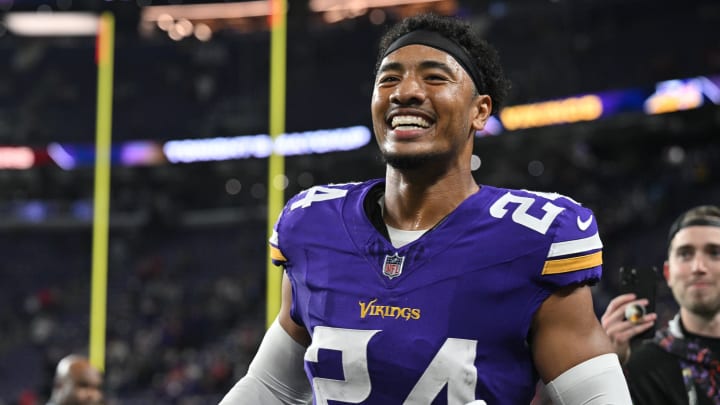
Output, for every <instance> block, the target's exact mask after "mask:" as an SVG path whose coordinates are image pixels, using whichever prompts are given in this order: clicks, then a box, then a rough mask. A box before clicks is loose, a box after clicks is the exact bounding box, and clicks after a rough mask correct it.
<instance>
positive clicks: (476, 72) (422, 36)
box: [383, 30, 485, 92]
mask: <svg viewBox="0 0 720 405" xmlns="http://www.w3.org/2000/svg"><path fill="white" fill-rule="evenodd" d="M408 45H425V46H429V47H431V48H435V49H439V50H441V51H443V52H445V53H447V54H448V55H450V56H452V57H453V58H454V59H455V60H456V61H457V62H458V63H459V64H460V66H462V67H463V69H465V71H466V72H467V74H468V75H470V78H471V79H472V81H473V83H475V88H476V89H477V91H478V92H481V91H483V90H484V88H485V86H483V85H482V83H483V81H482V74H480V69H478V66H477V64H476V63H474V62H473V58H471V57H470V55H469V54H468V53H467V52H466V51H465V50H464V49H463V48H462V47H461V46H460V45H458V44H457V43H456V42H455V41H453V40H451V39H450V38H448V37H445V36H443V35H442V34H440V33H439V32H435V31H427V30H417V31H411V32H408V33H407V34H405V35H403V36H401V37H400V38H398V39H396V40H395V41H393V43H392V44H390V46H388V47H387V49H386V50H385V53H384V54H383V58H384V57H386V56H388V55H389V54H390V53H391V52H394V51H396V50H398V49H400V48H402V47H404V46H408Z"/></svg>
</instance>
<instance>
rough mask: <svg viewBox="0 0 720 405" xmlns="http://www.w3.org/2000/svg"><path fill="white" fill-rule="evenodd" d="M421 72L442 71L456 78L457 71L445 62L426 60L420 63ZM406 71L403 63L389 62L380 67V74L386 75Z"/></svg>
mask: <svg viewBox="0 0 720 405" xmlns="http://www.w3.org/2000/svg"><path fill="white" fill-rule="evenodd" d="M419 67H420V70H428V69H440V70H442V71H443V72H445V73H447V74H448V75H451V76H453V77H454V76H455V74H456V73H455V71H453V70H452V69H451V68H450V66H448V65H447V63H444V62H438V61H436V60H424V61H422V62H420V65H419ZM402 70H405V64H404V63H401V62H388V63H384V64H383V65H381V66H380V69H378V73H384V72H387V71H402Z"/></svg>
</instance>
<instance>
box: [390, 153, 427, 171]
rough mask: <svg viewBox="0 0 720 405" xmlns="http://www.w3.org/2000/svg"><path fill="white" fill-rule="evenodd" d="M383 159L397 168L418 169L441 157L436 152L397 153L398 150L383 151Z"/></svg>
mask: <svg viewBox="0 0 720 405" xmlns="http://www.w3.org/2000/svg"><path fill="white" fill-rule="evenodd" d="M382 157H383V160H384V161H385V163H386V164H387V165H389V166H391V167H393V168H395V169H398V170H413V169H419V168H421V167H423V166H425V165H427V164H428V163H431V162H433V161H435V160H437V159H439V158H440V157H441V155H440V154H438V153H432V152H430V153H428V152H418V153H399V152H383V154H382Z"/></svg>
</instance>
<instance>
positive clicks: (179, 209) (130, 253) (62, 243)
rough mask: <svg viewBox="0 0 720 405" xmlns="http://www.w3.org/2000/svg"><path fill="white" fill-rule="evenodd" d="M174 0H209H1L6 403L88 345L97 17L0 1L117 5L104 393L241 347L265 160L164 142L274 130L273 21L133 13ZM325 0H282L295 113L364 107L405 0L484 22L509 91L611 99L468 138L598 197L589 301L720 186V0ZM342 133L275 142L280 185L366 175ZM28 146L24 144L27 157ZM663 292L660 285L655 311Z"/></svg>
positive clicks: (170, 391) (658, 261)
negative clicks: (184, 22)
mask: <svg viewBox="0 0 720 405" xmlns="http://www.w3.org/2000/svg"><path fill="white" fill-rule="evenodd" d="M188 3H196V4H207V3H209V2H203V1H182V0H175V1H163V2H159V1H154V0H153V1H150V0H138V1H120V0H115V1H99V0H98V1H91V0H57V1H55V0H52V1H50V0H48V1H44V0H43V1H41V0H30V1H25V0H15V1H12V0H0V10H1V11H2V14H3V18H4V19H3V23H0V259H1V260H0V325H2V331H1V332H0V404H15V403H20V404H32V403H42V402H43V401H44V399H45V398H46V396H47V395H48V393H49V388H50V384H51V375H52V372H53V367H54V365H55V363H56V362H57V360H58V359H59V358H60V357H62V356H63V355H65V354H67V353H69V352H73V351H81V352H82V351H85V352H86V351H87V348H88V327H89V320H88V317H89V315H88V314H89V306H90V298H89V285H90V265H91V263H90V262H91V260H90V257H91V225H90V219H91V218H92V217H91V211H92V198H93V175H94V172H93V168H92V160H93V159H92V156H91V155H92V153H91V152H88V151H89V150H91V148H92V144H93V142H94V134H95V100H96V83H97V81H96V74H97V73H96V65H95V56H94V55H95V38H93V37H68V36H61V37H28V36H22V35H19V34H17V33H15V32H13V30H12V29H11V27H9V25H8V23H7V19H5V17H7V16H9V15H10V14H12V13H14V12H19V11H25V12H38V13H61V12H69V11H90V12H93V13H100V12H102V11H112V12H113V13H114V15H115V17H116V21H117V32H116V49H115V84H114V93H115V95H114V101H113V104H114V106H113V107H114V110H113V114H114V116H113V127H112V136H113V142H114V145H118V147H119V146H121V145H126V146H127V145H130V146H127V147H128V148H129V149H133V147H134V148H135V149H134V150H138V149H139V150H142V151H144V152H143V153H140V156H142V157H141V158H135V159H125V158H118V159H117V160H116V161H115V162H114V163H115V164H113V167H112V180H111V205H110V212H111V215H110V225H111V226H110V238H109V263H108V269H109V275H108V277H109V283H108V310H107V319H108V322H107V346H106V389H107V392H108V396H109V398H110V399H111V403H127V404H133V403H152V404H165V403H168V404H209V403H216V402H217V401H218V400H219V398H220V397H221V395H222V394H223V393H224V392H225V391H226V390H227V389H228V388H229V387H230V386H231V384H232V383H233V382H234V380H235V379H236V378H237V377H238V376H240V375H242V374H243V373H244V371H245V368H246V367H247V363H248V361H249V360H250V359H251V357H252V354H253V353H254V350H255V349H256V347H257V344H258V342H259V339H260V338H261V336H262V333H263V330H264V325H265V319H264V316H265V312H264V308H265V263H266V259H265V239H266V236H265V230H266V226H267V224H266V210H267V208H266V207H267V186H266V183H267V170H268V165H267V159H266V158H264V157H252V156H250V157H244V156H243V157H236V158H232V159H228V160H222V161H199V162H194V163H171V162H170V161H169V158H168V156H167V155H163V154H162V148H161V147H162V145H167V143H166V142H168V141H171V140H181V139H206V140H207V139H211V138H217V137H230V138H231V139H234V140H237V139H239V138H236V137H240V136H246V135H258V134H267V133H268V113H269V111H268V102H269V97H268V81H269V48H270V34H269V31H268V20H267V18H265V17H254V18H239V17H238V18H232V19H228V18H225V19H216V20H207V21H204V23H205V24H206V26H207V27H208V28H209V29H210V31H211V35H210V37H209V38H208V37H206V36H197V35H189V36H182V35H180V36H178V35H171V34H172V33H171V32H170V30H163V29H160V28H159V27H158V26H157V25H153V24H148V23H143V18H144V17H143V16H144V15H145V14H143V13H144V12H147V10H148V6H157V5H183V4H188ZM228 3H229V2H228ZM241 3H252V2H241ZM325 3H327V2H325ZM336 3H339V4H341V5H346V6H348V8H347V10H346V11H341V12H323V11H317V7H319V6H318V5H322V4H323V2H321V1H317V2H314V1H309V0H308V1H305V0H290V5H289V10H288V16H287V18H288V41H287V42H288V49H287V102H286V105H287V117H286V122H285V127H286V130H287V132H288V133H302V132H304V131H316V130H320V129H333V128H350V127H358V126H364V127H367V128H369V127H370V126H371V124H370V115H369V99H370V92H371V89H372V80H373V75H372V69H373V65H374V62H375V47H376V45H377V40H378V38H379V36H380V34H381V33H382V32H383V30H384V28H385V26H386V25H387V24H389V23H392V22H393V21H396V20H397V19H398V18H400V17H402V16H404V15H409V14H412V13H416V12H418V11H421V10H423V11H427V10H432V11H435V12H438V13H443V14H456V15H461V16H463V17H465V18H468V19H470V20H472V21H473V22H474V23H476V24H477V26H478V27H479V29H480V30H481V33H482V34H483V35H484V36H485V37H486V38H487V39H488V40H489V41H490V42H491V43H493V44H495V45H496V47H497V48H498V50H499V52H500V56H501V59H502V61H503V64H504V66H505V68H506V72H507V74H508V76H509V78H510V79H511V81H512V82H513V89H512V91H511V93H510V96H509V99H508V103H507V104H508V106H519V105H528V104H531V103H539V102H543V101H547V100H558V99H564V100H567V99H568V98H570V99H572V100H577V97H575V96H578V95H593V94H594V95H600V96H603V95H604V96H603V97H605V98H603V100H605V101H606V99H614V98H613V97H615V98H618V97H619V98H618V99H620V100H623V101H622V102H621V103H619V105H620V107H618V108H616V109H615V110H612V111H611V110H610V109H608V110H607V111H605V112H604V113H603V114H602V115H601V116H598V117H592V118H586V119H585V120H583V121H581V122H575V123H566V124H558V125H542V126H537V127H533V128H525V129H517V130H508V129H507V128H506V129H505V130H500V129H498V130H496V131H495V133H494V134H479V136H478V137H477V139H476V150H475V153H476V155H477V157H478V159H477V162H478V163H479V167H478V168H477V170H476V171H475V174H476V178H477V180H478V182H480V183H486V184H492V185H500V186H506V187H519V188H527V189H534V190H544V191H555V192H560V193H564V194H568V195H570V196H572V197H574V198H575V199H576V200H578V201H580V202H582V203H583V204H584V205H586V206H588V207H590V208H592V209H593V210H594V211H595V213H596V216H597V220H598V223H599V225H600V229H601V232H602V234H601V236H602V238H603V240H604V242H605V253H604V259H605V278H604V280H603V282H602V283H601V284H600V285H598V286H597V287H595V298H596V307H597V311H598V312H600V313H601V312H602V310H603V309H604V306H605V305H606V304H607V300H608V299H609V298H610V297H612V296H613V295H614V294H615V293H616V292H617V270H618V268H619V267H621V266H646V265H655V266H661V265H662V260H663V255H664V254H665V248H666V246H665V243H666V241H665V239H666V234H665V231H666V229H667V227H668V226H669V222H670V221H671V220H672V218H674V217H675V216H676V215H677V214H678V213H679V212H680V211H682V210H684V209H686V208H688V207H690V206H693V205H696V204H700V203H714V204H717V203H718V202H719V201H720V178H719V175H718V170H719V168H720V138H719V137H720V133H719V130H720V108H719V107H718V104H720V90H718V86H719V85H720V79H718V74H720V34H718V30H717V27H719V26H720V4H719V3H717V2H716V1H711V0H705V1H700V0H698V1H692V0H690V1H685V2H677V1H649V0H624V1H620V0H583V1H567V0H555V1H537V0H512V1H510V0H506V1H501V0H497V1H469V0H468V1H454V0H446V1H426V2H421V3H419V4H404V3H408V2H405V1H398V3H403V4H400V5H395V6H389V5H386V6H383V7H379V6H378V7H375V6H372V4H375V3H377V4H380V3H383V2H373V1H370V0H368V1H367V2H366V3H365V4H366V7H359V8H357V9H352V7H349V5H351V4H353V3H354V2H352V1H338V2H336ZM360 3H363V2H360ZM313 4H315V8H313V7H312V6H313ZM384 4H387V2H384ZM367 5H371V6H370V7H367ZM178 22H179V21H177V20H176V21H174V23H178ZM193 23H194V24H195V25H194V27H195V28H194V29H195V30H196V32H198V31H197V28H196V27H197V26H199V22H198V21H194V22H193ZM203 32H205V33H207V31H203ZM175 34H177V32H175ZM172 37H174V39H173V38H172ZM675 79H687V80H680V81H674V82H668V81H670V80H675ZM713 85H714V86H713ZM673 86H675V87H673ZM662 88H674V89H675V91H674V92H673V91H670V92H669V93H663V94H660V91H659V90H660V89H662ZM678 89H679V90H678ZM609 95H615V96H612V97H611V96H609ZM618 95H620V96H618ZM652 96H663V97H664V98H663V99H662V100H661V101H663V102H662V103H660V105H661V106H663V107H662V108H661V109H660V110H655V111H654V112H655V113H653V111H648V110H647V108H648V107H647V106H648V105H650V104H648V103H645V102H646V101H648V100H649V99H650V98H651V97H652ZM601 98H602V97H601ZM656 100H657V98H656ZM687 100H690V101H687ZM534 105H535V106H536V107H537V106H538V105H537V104H534ZM565 105H566V106H567V105H568V104H565ZM608 105H609V104H608ZM545 106H546V107H547V105H545ZM606 107H607V106H606ZM533 111H540V113H538V114H539V116H540V117H546V118H547V116H548V115H549V113H548V111H547V109H542V108H540V109H539V110H538V109H536V110H533ZM661 111H662V112H663V113H659V112H661ZM555 113H557V111H555ZM557 114H560V113H557ZM537 116H538V115H537V114H536V115H535V117H536V119H537ZM553 116H555V115H553ZM558 116H559V117H561V118H563V117H564V118H563V119H569V118H568V116H566V115H562V114H560V115H558ZM572 117H575V116H574V115H572V114H571V115H570V118H572ZM573 120H574V119H573ZM540 121H542V119H540ZM530 124H532V121H529V124H528V125H530ZM135 141H144V142H145V143H133V142H135ZM148 145H150V146H148ZM158 145H159V146H158ZM131 146H133V147H131ZM336 146H337V145H336ZM356 146H357V145H354V146H353V148H354V149H351V150H344V151H326V150H324V149H322V148H320V149H316V150H314V151H313V150H305V151H302V153H299V154H296V155H292V156H287V157H286V175H287V187H286V189H285V196H286V198H287V197H289V196H290V195H292V194H294V193H296V192H298V191H299V190H301V189H304V188H306V187H308V186H310V185H313V184H321V183H325V182H345V181H354V180H361V179H365V178H368V177H377V176H382V174H383V165H382V163H381V162H380V159H379V158H378V155H377V153H376V147H375V145H374V142H373V141H372V140H371V141H370V142H369V143H368V144H365V145H364V146H360V147H356ZM28 151H30V155H32V156H33V158H32V160H30V161H28V160H27V159H25V158H19V156H20V157H27V156H28ZM158 151H160V152H158ZM62 156H66V157H67V156H70V157H71V158H72V159H70V160H69V161H68V160H67V159H65V160H63V159H62ZM123 156H125V155H123ZM68 162H70V163H68ZM668 297H669V296H668V292H667V289H666V288H661V301H663V302H664V304H661V305H660V308H661V310H662V311H663V315H662V316H663V317H664V319H666V318H667V316H669V314H670V313H672V311H673V307H672V304H670V303H669V302H668V300H669V298H668ZM665 304H666V305H665Z"/></svg>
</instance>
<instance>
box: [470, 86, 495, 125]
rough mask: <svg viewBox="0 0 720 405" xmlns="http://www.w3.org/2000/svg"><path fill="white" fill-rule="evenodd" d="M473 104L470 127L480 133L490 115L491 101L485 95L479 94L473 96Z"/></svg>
mask: <svg viewBox="0 0 720 405" xmlns="http://www.w3.org/2000/svg"><path fill="white" fill-rule="evenodd" d="M473 103H474V107H473V109H472V114H473V116H472V126H473V128H474V129H475V131H480V130H482V129H483V128H485V124H486V123H487V120H488V119H489V118H490V114H492V99H491V98H490V96H488V95H487V94H479V95H476V96H475V98H474V99H473Z"/></svg>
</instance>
